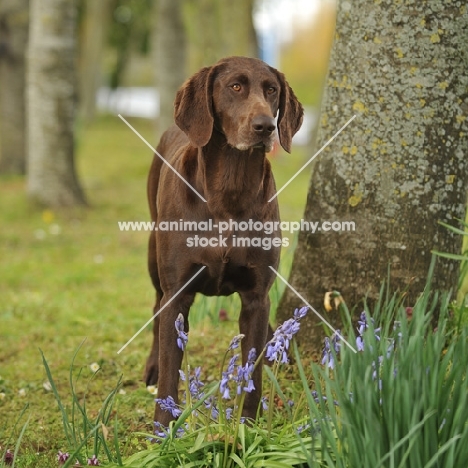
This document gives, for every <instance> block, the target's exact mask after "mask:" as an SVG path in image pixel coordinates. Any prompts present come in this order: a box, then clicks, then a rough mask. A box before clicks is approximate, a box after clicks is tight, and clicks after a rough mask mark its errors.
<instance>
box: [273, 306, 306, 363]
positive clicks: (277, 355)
mask: <svg viewBox="0 0 468 468" xmlns="http://www.w3.org/2000/svg"><path fill="white" fill-rule="evenodd" d="M308 310H309V309H308V307H302V308H300V309H296V310H295V311H294V317H293V318H291V319H289V320H286V322H284V323H283V324H282V325H280V326H279V327H278V328H277V329H276V330H275V332H274V334H273V338H272V339H271V340H270V341H269V342H268V343H267V345H266V352H265V356H266V358H267V359H269V360H270V361H277V362H278V361H280V359H281V363H282V364H287V363H288V362H289V359H288V349H289V343H290V341H291V340H292V338H293V336H294V335H295V334H296V333H297V332H298V331H299V328H300V323H299V320H300V319H301V318H303V317H305V315H306V314H307V311H308Z"/></svg>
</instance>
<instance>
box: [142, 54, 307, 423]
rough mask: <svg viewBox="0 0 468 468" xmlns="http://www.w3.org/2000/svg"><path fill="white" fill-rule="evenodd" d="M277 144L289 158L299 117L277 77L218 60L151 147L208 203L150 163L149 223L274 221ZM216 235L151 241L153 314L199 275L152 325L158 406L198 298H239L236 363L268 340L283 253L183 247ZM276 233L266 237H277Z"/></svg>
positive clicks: (169, 390) (241, 62)
mask: <svg viewBox="0 0 468 468" xmlns="http://www.w3.org/2000/svg"><path fill="white" fill-rule="evenodd" d="M277 114H278V136H279V140H280V143H281V145H282V146H283V148H284V149H285V150H286V151H288V152H289V151H290V148H291V139H292V137H293V135H294V134H295V133H296V132H297V130H298V129H299V128H300V126H301V123H302V116H303V110H302V106H301V105H300V103H299V102H298V101H297V99H296V97H295V95H294V93H293V91H292V90H291V88H290V87H289V85H288V84H287V82H286V80H285V78H284V75H283V74H282V73H280V72H278V71H277V70H275V69H274V68H271V67H269V66H268V65H266V64H265V63H264V62H262V61H260V60H257V59H252V58H245V57H229V58H226V59H222V60H221V61H219V62H218V63H217V64H215V65H214V66H212V67H207V68H203V69H201V70H200V71H199V72H198V73H196V74H195V75H194V76H192V77H191V78H190V79H189V80H188V81H187V82H185V83H184V85H183V86H182V87H181V89H180V90H179V91H178V93H177V96H176V100H175V122H176V124H177V126H173V127H171V128H170V129H169V130H167V131H166V132H165V133H164V134H163V136H162V138H161V141H160V143H159V145H158V148H157V150H158V152H159V154H161V155H162V156H163V157H164V158H165V159H166V160H167V161H168V162H169V163H170V164H171V165H172V166H173V167H174V168H175V169H176V170H177V171H178V172H179V173H180V174H181V175H182V176H183V177H184V178H185V179H186V180H187V181H188V182H189V183H190V184H191V185H192V186H193V187H194V188H195V189H196V190H197V191H198V192H199V193H200V194H201V195H202V196H203V197H204V198H205V199H206V201H207V202H206V203H205V202H203V201H202V200H201V199H200V198H199V197H198V196H197V195H196V194H195V193H194V192H193V191H192V190H191V189H190V188H189V187H188V186H187V185H186V184H185V183H184V182H183V181H182V180H181V179H180V178H179V177H177V175H176V174H174V173H173V171H172V170H171V169H170V168H168V167H167V166H166V165H165V164H163V162H162V161H161V160H160V158H159V157H158V156H155V157H154V160H153V163H152V166H151V170H150V173H149V178H148V200H149V206H150V212H151V218H152V220H153V221H155V222H161V221H178V220H180V219H182V220H184V221H197V222H200V221H206V220H209V219H212V220H213V223H217V222H219V221H229V220H230V219H233V220H235V221H237V222H240V221H242V220H245V221H248V220H249V219H252V220H256V221H261V222H266V221H277V220H279V212H278V205H277V201H276V198H275V199H274V200H273V201H272V202H271V203H268V200H269V199H270V198H271V197H272V196H273V195H274V194H275V193H276V188H275V183H274V179H273V175H272V173H271V168H270V163H269V161H268V160H267V159H266V157H265V152H266V150H267V151H268V150H270V149H271V147H272V144H273V139H274V130H275V127H276V125H275V121H274V118H275V117H276V115H277ZM195 234H199V235H200V236H204V237H211V236H212V237H216V238H217V237H218V233H217V232H212V233H207V232H181V231H176V232H174V231H172V232H167V231H161V230H159V231H155V232H152V233H151V236H150V241H149V252H148V265H149V272H150V276H151V279H152V282H153V285H154V287H155V289H156V293H157V294H156V304H155V306H154V312H155V313H156V312H157V311H158V310H159V308H160V307H162V306H164V304H166V303H167V301H168V300H169V299H170V298H172V297H173V296H174V295H175V294H176V293H177V292H178V291H179V290H180V288H181V287H182V286H183V285H184V284H185V283H186V282H187V281H188V280H189V279H190V278H191V277H192V276H193V275H194V274H195V273H196V272H197V271H198V270H199V269H200V268H201V266H203V265H204V266H206V268H205V269H204V271H203V272H202V273H201V274H200V275H199V276H197V278H196V279H195V280H194V281H193V282H192V283H190V284H189V285H188V286H187V288H186V289H184V290H183V292H182V293H180V294H179V295H178V296H177V297H176V298H175V299H174V300H173V301H172V302H171V303H170V305H169V306H167V307H166V308H165V309H164V310H163V311H162V312H161V314H160V315H159V316H158V317H156V319H155V320H154V342H153V346H152V349H151V353H150V356H149V358H148V361H147V364H146V376H145V379H146V383H147V384H148V385H150V384H156V383H157V384H158V398H166V397H167V396H169V395H170V396H172V397H173V398H174V400H175V401H176V402H177V401H178V398H177V388H178V380H179V373H178V370H179V368H180V365H181V359H182V352H181V350H180V349H179V348H178V347H177V341H176V339H177V334H176V330H175V326H174V322H175V320H176V318H177V316H178V315H179V314H180V313H182V314H183V316H184V318H185V326H186V329H188V313H189V309H190V306H191V304H192V302H193V299H194V296H195V294H196V293H197V292H200V293H203V294H205V295H209V296H211V295H230V294H232V293H234V292H237V293H239V295H240V298H241V302H242V309H241V312H240V318H239V328H240V332H241V333H243V334H244V335H245V338H244V339H243V341H242V358H243V362H245V361H246V359H247V354H248V352H249V350H250V349H251V348H255V349H256V350H257V353H260V352H261V350H262V349H263V347H264V346H265V343H266V340H267V329H268V315H269V306H270V303H269V298H268V291H269V289H270V287H271V285H272V283H273V281H274V274H273V273H272V271H271V270H270V268H268V266H269V265H271V266H273V267H274V268H276V267H277V265H278V260H279V253H280V247H273V248H271V249H269V250H265V249H262V248H259V247H245V248H241V247H231V246H230V243H231V240H232V237H229V236H232V234H239V235H240V236H242V237H248V236H250V237H259V236H262V237H265V236H266V235H265V233H263V232H262V231H261V232H253V233H250V232H242V233H224V234H223V235H224V236H225V237H229V239H230V240H229V242H228V247H227V248H226V247H207V248H201V247H188V246H187V238H188V237H193V236H194V235H195ZM280 236H281V233H280V232H275V233H273V234H272V235H271V237H280ZM261 372H262V370H261V366H258V368H257V369H256V370H255V372H254V375H253V380H254V385H255V390H254V391H253V392H252V393H250V394H247V396H246V399H245V405H244V412H243V414H244V416H246V417H249V418H254V417H255V414H256V412H257V407H258V404H259V400H260V397H261V393H262V389H261V388H262V387H261ZM171 419H172V417H171V414H170V413H169V412H167V411H163V410H161V408H160V407H159V405H156V410H155V420H156V421H159V422H160V423H162V424H164V425H167V424H168V423H169V422H170V420H171Z"/></svg>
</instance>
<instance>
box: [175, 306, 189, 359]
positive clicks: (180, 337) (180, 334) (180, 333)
mask: <svg viewBox="0 0 468 468" xmlns="http://www.w3.org/2000/svg"><path fill="white" fill-rule="evenodd" d="M175 328H176V330H177V346H178V347H179V348H180V349H181V350H182V351H184V350H185V347H186V346H187V342H188V335H187V333H185V331H184V316H183V315H182V314H179V315H178V317H177V320H176V321H175Z"/></svg>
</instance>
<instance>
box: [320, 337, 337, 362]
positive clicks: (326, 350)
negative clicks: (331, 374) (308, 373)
mask: <svg viewBox="0 0 468 468" xmlns="http://www.w3.org/2000/svg"><path fill="white" fill-rule="evenodd" d="M325 365H326V366H327V367H328V368H329V369H334V368H335V357H334V356H333V353H332V351H331V348H330V338H328V336H326V337H325V339H324V343H323V350H322V366H325Z"/></svg>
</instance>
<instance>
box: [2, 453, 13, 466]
mask: <svg viewBox="0 0 468 468" xmlns="http://www.w3.org/2000/svg"><path fill="white" fill-rule="evenodd" d="M13 460H14V455H13V452H12V451H11V450H10V449H7V451H6V452H5V456H4V457H3V461H4V463H5V465H13Z"/></svg>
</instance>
